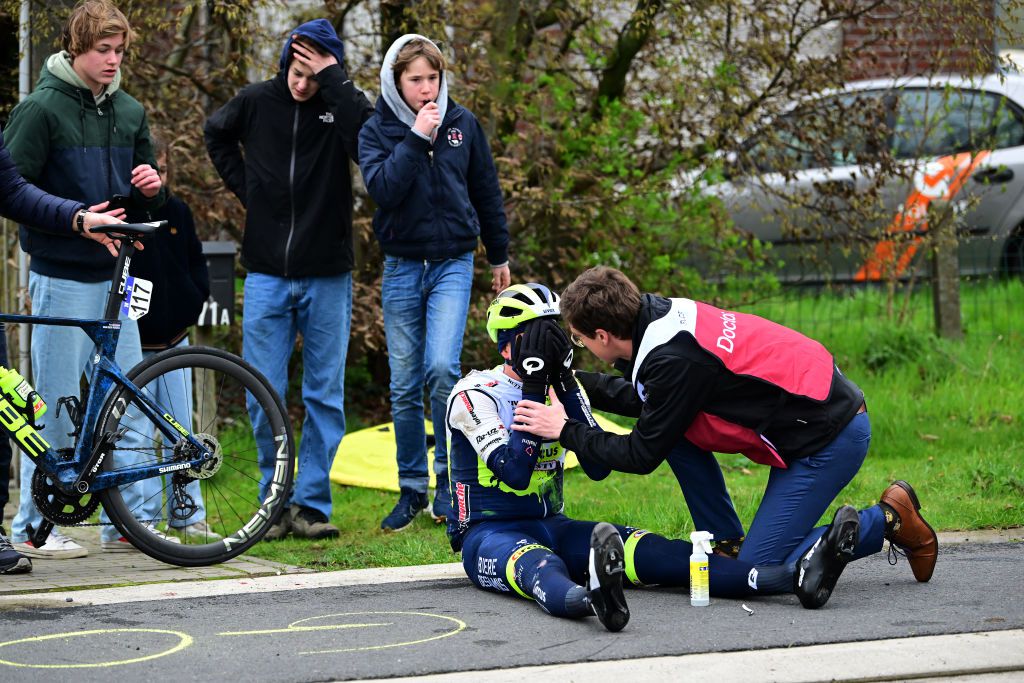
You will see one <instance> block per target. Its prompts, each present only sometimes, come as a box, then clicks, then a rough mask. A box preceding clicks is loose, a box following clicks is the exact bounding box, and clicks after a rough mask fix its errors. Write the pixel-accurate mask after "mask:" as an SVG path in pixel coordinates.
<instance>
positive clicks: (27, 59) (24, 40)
mask: <svg viewBox="0 0 1024 683" xmlns="http://www.w3.org/2000/svg"><path fill="white" fill-rule="evenodd" d="M31 10H32V0H21V10H20V12H19V13H18V42H19V49H20V52H21V54H20V59H19V60H18V101H19V102H20V101H21V100H23V99H25V98H26V97H28V93H29V86H30V85H31V83H32V80H31V79H32V73H31V72H32V11H31ZM5 244H6V242H5ZM27 292H28V256H27V255H26V254H25V252H24V251H22V250H21V245H20V244H19V246H18V293H17V303H16V304H15V307H16V309H17V310H19V311H20V312H21V313H30V312H31V311H29V310H28V306H26V305H25V304H26V303H27V302H28V297H27V296H26V293H27ZM29 334H30V331H29V326H28V325H26V324H25V323H18V365H17V367H18V370H19V371H20V372H21V373H22V375H23V376H24V377H31V376H32V367H31V358H32V355H31V354H30V353H29V345H30V344H31V341H30V337H29ZM14 456H15V457H13V458H11V465H13V468H14V471H13V473H12V475H13V476H12V477H11V481H17V482H20V481H21V457H20V454H19V453H18V451H15V452H14ZM19 494H21V495H28V492H27V491H19Z"/></svg>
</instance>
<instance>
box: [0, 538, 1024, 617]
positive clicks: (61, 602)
mask: <svg viewBox="0 0 1024 683" xmlns="http://www.w3.org/2000/svg"><path fill="white" fill-rule="evenodd" d="M1022 541H1024V528H1021V527H1017V528H1013V529H983V530H979V531H952V532H944V533H941V534H939V546H940V547H941V546H944V545H957V544H960V543H1012V542H1022ZM268 568H269V567H268ZM445 579H465V573H464V571H463V569H462V564H461V563H459V562H451V563H446V564H430V565H419V566H412V567H386V568H378V569H346V570H341V571H333V572H319V573H281V574H279V575H277V576H244V577H236V578H227V579H213V580H205V581H175V582H173V583H168V582H164V583H147V584H145V585H136V586H123V587H116V588H97V589H86V590H75V589H73V588H72V589H68V590H62V591H54V592H46V593H19V594H13V595H0V609H3V608H4V607H5V606H6V607H11V606H13V605H19V606H21V605H32V606H38V607H44V606H45V607H66V606H78V605H106V604H113V603H119V602H141V601H145V600H174V599H178V598H191V597H207V596H215V595H240V594H252V593H268V592H273V591H287V590H303V589H308V588H331V587H336V586H358V585H367V584H383V583H405V582H410V581H437V580H445Z"/></svg>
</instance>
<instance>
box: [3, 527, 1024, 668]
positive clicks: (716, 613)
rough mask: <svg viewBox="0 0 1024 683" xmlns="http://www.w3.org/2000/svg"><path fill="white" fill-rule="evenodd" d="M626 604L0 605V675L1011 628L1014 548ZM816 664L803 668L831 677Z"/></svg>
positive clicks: (419, 659) (550, 658) (225, 601)
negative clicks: (929, 572) (924, 574)
mask: <svg viewBox="0 0 1024 683" xmlns="http://www.w3.org/2000/svg"><path fill="white" fill-rule="evenodd" d="M627 597H628V599H629V603H630V607H631V610H632V615H633V616H632V619H631V621H630V623H629V625H628V626H627V627H626V629H625V630H624V631H623V632H621V633H618V634H611V633H608V632H606V631H604V629H603V628H601V626H600V624H599V623H598V622H597V621H596V619H586V620H583V621H576V622H574V621H566V620H561V619H555V618H553V617H549V616H547V615H545V614H543V613H542V612H541V611H540V610H539V609H538V608H537V607H536V605H534V604H532V603H530V602H527V601H525V600H522V599H520V598H511V597H505V596H497V595H493V594H489V593H484V592H483V591H480V590H476V589H474V588H472V587H471V586H470V585H469V584H468V582H467V581H465V580H445V581H426V582H416V583H399V584H388V585H365V586H349V587H338V588H319V589H308V590H294V591H281V592H274V593H266V594H261V595H231V596H217V597H204V598H189V599H167V600H159V601H149V602H130V603H124V604H111V605H95V606H75V605H74V604H69V605H68V606H67V607H64V608H39V607H25V606H19V605H17V604H16V603H15V604H8V605H2V606H0V609H2V611H0V680H4V681H29V680H31V681H38V680H40V677H41V675H45V677H46V679H47V680H53V681H64V680H67V681H72V680H73V681H104V682H107V683H109V681H110V680H111V678H112V676H114V677H121V678H123V679H125V680H149V679H155V678H157V677H166V676H173V677H175V678H178V679H182V680H190V679H210V678H213V677H216V678H226V679H228V680H246V681H318V680H331V679H353V678H375V677H386V676H412V675H423V674H428V673H443V672H453V671H467V670H480V669H493V668H498V667H517V666H527V665H537V664H555V663H566V662H581V661H595V660H619V659H632V658H639V657H654V656H658V655H680V654H687V653H707V652H729V651H742V650H761V649H766V648H778V647H791V646H800V645H810V644H827V643H839V642H853V641H866V640H884V639H891V638H904V637H910V636H922V635H937V634H952V633H970V632H983V631H999V630H1007V629H1020V628H1024V544H1020V543H1016V544H1013V543H1009V544H994V545H961V546H945V547H943V548H942V551H941V554H940V558H939V564H938V566H937V568H936V572H935V576H934V577H933V579H932V581H931V582H930V583H928V584H918V583H916V582H915V581H914V579H913V576H912V575H911V573H910V568H909V566H907V564H906V562H905V560H901V561H900V563H899V564H898V565H897V566H895V567H893V566H890V565H889V564H888V563H887V562H886V559H885V556H884V555H882V554H879V555H876V556H873V557H871V558H867V559H865V560H862V561H860V562H857V563H854V564H852V565H850V566H849V567H848V568H847V570H846V572H845V573H844V575H843V577H842V579H841V581H840V583H839V586H838V588H837V590H836V593H835V594H834V595H833V597H832V599H831V600H830V601H829V603H828V605H826V607H825V608H823V609H821V610H817V611H808V610H804V609H802V608H801V607H800V605H799V603H798V602H797V600H796V598H795V597H792V596H778V597H773V598H760V599H749V600H745V601H734V600H723V599H714V598H713V599H712V603H711V605H710V606H709V607H705V608H694V607H690V605H689V601H688V598H687V595H686V593H685V591H683V590H676V589H672V590H668V589H644V590H634V591H630V592H629V593H628V595H627ZM743 604H746V606H747V607H749V608H750V609H752V610H753V613H752V614H748V612H747V610H745V609H744V608H743ZM908 656H910V655H909V653H908ZM819 657H820V655H819ZM824 659H826V658H822V661H808V662H806V666H807V667H808V668H810V669H813V668H816V667H822V671H823V676H822V677H823V678H828V675H826V674H825V668H827V664H828V662H827V661H824ZM38 667H44V668H43V669H40V668H38ZM1022 675H1024V673H1022Z"/></svg>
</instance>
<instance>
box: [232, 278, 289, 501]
mask: <svg viewBox="0 0 1024 683" xmlns="http://www.w3.org/2000/svg"><path fill="white" fill-rule="evenodd" d="M244 306H245V315H243V316H242V357H243V358H244V359H245V360H246V361H248V362H249V363H250V364H252V366H253V367H255V368H256V369H257V370H259V371H260V372H261V373H262V374H263V376H264V377H266V378H267V381H269V382H270V385H271V386H272V387H273V388H274V391H276V392H277V393H278V395H279V396H280V397H281V400H286V394H287V389H288V359H289V358H290V357H291V355H292V349H293V348H294V346H295V335H296V323H295V313H294V304H293V296H292V281H291V280H289V279H288V278H281V277H276V276H273V275H266V274H264V273H249V275H248V276H246V278H245V299H244ZM246 406H247V407H248V409H249V419H250V420H251V422H252V428H253V433H254V434H255V437H256V443H257V445H258V446H259V452H260V456H259V457H260V472H261V481H260V498H261V499H262V498H263V497H264V496H265V495H266V493H267V487H268V485H269V482H270V480H271V478H272V477H273V474H274V454H275V451H276V447H275V445H274V438H273V434H272V433H271V428H270V424H269V423H268V421H267V416H266V414H265V413H264V412H263V410H262V409H261V408H260V406H259V404H258V403H256V402H255V401H253V398H252V396H251V395H247V396H246ZM289 495H291V492H289Z"/></svg>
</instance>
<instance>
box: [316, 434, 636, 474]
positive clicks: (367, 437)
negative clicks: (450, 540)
mask: <svg viewBox="0 0 1024 683" xmlns="http://www.w3.org/2000/svg"><path fill="white" fill-rule="evenodd" d="M595 417H597V422H598V424H600V425H601V427H602V428H603V429H604V430H605V431H608V432H614V433H616V434H626V433H628V432H629V430H628V429H626V428H625V427H620V426H619V425H617V424H615V423H614V422H612V421H610V420H607V419H605V418H604V417H601V416H595ZM425 426H426V430H427V434H428V435H430V434H433V432H434V427H433V425H432V424H431V423H430V422H429V421H425ZM427 460H428V461H429V466H428V468H427V469H428V470H429V472H430V486H431V487H433V486H434V448H433V447H430V448H429V449H427ZM578 464H579V463H578V462H577V461H576V454H575V453H573V452H572V451H569V452H568V453H566V454H565V467H566V469H568V468H570V467H576V466H577V465H578ZM331 481H333V482H334V483H335V484H345V485H347V486H362V487H364V488H368V489H383V490H384V491H398V464H397V463H396V462H395V433H394V425H393V423H391V422H388V423H387V424H382V425H377V426H376V427H368V428H366V429H360V430H359V431H358V432H352V433H351V434H346V435H345V438H344V439H342V440H341V445H340V446H338V452H337V454H336V456H335V458H334V466H333V467H332V468H331Z"/></svg>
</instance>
